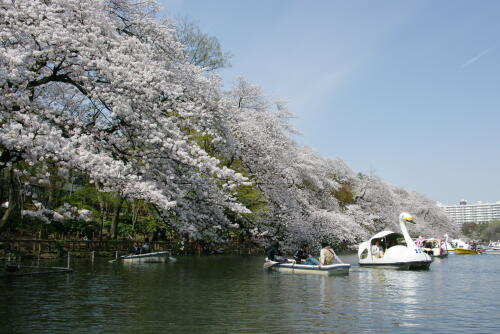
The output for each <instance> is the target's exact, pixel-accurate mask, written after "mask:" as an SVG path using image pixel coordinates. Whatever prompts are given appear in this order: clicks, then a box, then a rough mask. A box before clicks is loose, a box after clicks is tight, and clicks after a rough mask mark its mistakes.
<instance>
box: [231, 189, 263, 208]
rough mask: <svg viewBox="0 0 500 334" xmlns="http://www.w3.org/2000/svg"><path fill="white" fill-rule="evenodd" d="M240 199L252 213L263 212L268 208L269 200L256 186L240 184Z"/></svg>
mask: <svg viewBox="0 0 500 334" xmlns="http://www.w3.org/2000/svg"><path fill="white" fill-rule="evenodd" d="M236 197H237V198H238V201H239V202H240V203H242V204H243V205H245V206H246V207H247V209H249V210H250V211H252V213H262V212H264V211H266V210H267V207H266V205H267V200H266V197H265V196H264V194H263V193H262V192H261V191H260V190H258V189H257V187H256V186H254V185H251V186H239V187H238V188H236Z"/></svg>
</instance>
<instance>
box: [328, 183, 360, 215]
mask: <svg viewBox="0 0 500 334" xmlns="http://www.w3.org/2000/svg"><path fill="white" fill-rule="evenodd" d="M331 194H332V196H333V197H335V198H336V199H337V201H338V203H339V206H340V208H341V209H342V210H345V208H346V207H347V205H349V204H354V203H355V202H356V201H355V200H354V192H353V189H352V186H351V184H349V183H344V184H342V185H341V186H340V187H339V188H338V189H336V190H333V191H332V192H331Z"/></svg>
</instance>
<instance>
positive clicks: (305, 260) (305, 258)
mask: <svg viewBox="0 0 500 334" xmlns="http://www.w3.org/2000/svg"><path fill="white" fill-rule="evenodd" d="M293 258H294V259H295V261H296V262H297V263H301V264H309V265H318V264H319V261H318V260H316V259H315V258H314V257H312V256H311V254H310V253H309V245H308V244H306V243H303V244H302V246H301V247H300V249H299V250H297V251H296V252H295V254H293Z"/></svg>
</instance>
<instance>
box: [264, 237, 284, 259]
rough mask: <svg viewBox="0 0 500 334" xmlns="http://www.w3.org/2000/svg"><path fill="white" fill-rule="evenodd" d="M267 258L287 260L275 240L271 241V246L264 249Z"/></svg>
mask: <svg viewBox="0 0 500 334" xmlns="http://www.w3.org/2000/svg"><path fill="white" fill-rule="evenodd" d="M266 256H267V259H268V260H270V261H275V262H287V261H288V260H287V259H286V258H285V257H283V254H282V253H281V251H280V244H279V242H277V241H273V243H272V244H271V247H269V248H268V249H266Z"/></svg>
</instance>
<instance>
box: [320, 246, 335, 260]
mask: <svg viewBox="0 0 500 334" xmlns="http://www.w3.org/2000/svg"><path fill="white" fill-rule="evenodd" d="M334 254H335V253H334V251H333V249H332V247H330V246H329V245H328V242H322V243H321V252H320V253H319V263H320V265H322V266H328V265H331V264H333V257H334Z"/></svg>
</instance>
